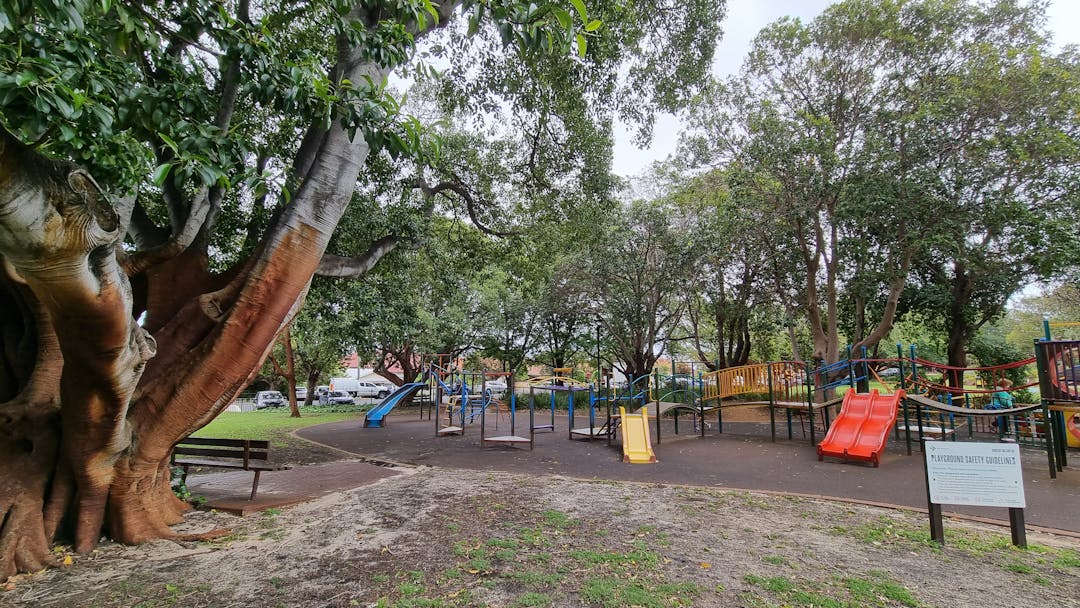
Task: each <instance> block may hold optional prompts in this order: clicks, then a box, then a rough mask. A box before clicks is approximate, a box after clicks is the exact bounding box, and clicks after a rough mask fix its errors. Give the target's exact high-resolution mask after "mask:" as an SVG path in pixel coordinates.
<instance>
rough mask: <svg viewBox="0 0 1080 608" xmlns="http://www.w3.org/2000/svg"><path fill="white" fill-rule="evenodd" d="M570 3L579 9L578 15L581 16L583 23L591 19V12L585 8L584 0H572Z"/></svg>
mask: <svg viewBox="0 0 1080 608" xmlns="http://www.w3.org/2000/svg"><path fill="white" fill-rule="evenodd" d="M570 4H573V5H574V8H575V9H577V13H578V16H579V17H581V22H582V23H585V22H587V21H588V20H589V14H588V12H586V10H585V2H584V0H570Z"/></svg>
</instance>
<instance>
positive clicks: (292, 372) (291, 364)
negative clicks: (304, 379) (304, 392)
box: [282, 327, 300, 418]
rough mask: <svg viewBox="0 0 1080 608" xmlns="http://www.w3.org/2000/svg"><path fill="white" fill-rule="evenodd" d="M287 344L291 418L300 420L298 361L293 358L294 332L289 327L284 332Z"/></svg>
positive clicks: (286, 371) (284, 340)
mask: <svg viewBox="0 0 1080 608" xmlns="http://www.w3.org/2000/svg"><path fill="white" fill-rule="evenodd" d="M282 340H283V342H284V344H285V379H286V380H288V384H289V417H290V418H299V417H300V408H299V407H297V406H296V360H295V358H294V357H293V348H292V331H290V328H289V327H286V328H285V331H284V332H282Z"/></svg>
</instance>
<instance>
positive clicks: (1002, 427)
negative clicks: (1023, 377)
mask: <svg viewBox="0 0 1080 608" xmlns="http://www.w3.org/2000/svg"><path fill="white" fill-rule="evenodd" d="M1010 388H1012V380H1009V379H1008V378H1002V379H1001V380H998V390H997V391H995V392H994V394H993V395H991V397H990V406H989V409H992V410H1007V409H1010V408H1011V407H1012V406H1013V402H1014V401H1015V399H1014V398H1013V396H1012V394H1011V393H1009V389H1010ZM990 425H991V426H993V427H994V428H996V429H998V434H999V435H1007V434H1008V433H1009V418H1008V416H998V417H997V418H996V419H995V420H993V421H992V422H991V423H990Z"/></svg>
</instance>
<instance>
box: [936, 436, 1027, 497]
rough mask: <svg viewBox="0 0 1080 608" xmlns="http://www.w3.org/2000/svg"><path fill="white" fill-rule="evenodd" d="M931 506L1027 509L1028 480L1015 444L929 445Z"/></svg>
mask: <svg viewBox="0 0 1080 608" xmlns="http://www.w3.org/2000/svg"><path fill="white" fill-rule="evenodd" d="M926 481H927V484H928V485H929V490H930V502H931V503H936V504H939V505H940V504H949V505H974V506H987V507H1010V508H1017V509H1023V508H1024V507H1025V506H1026V503H1025V499H1024V478H1023V473H1022V472H1021V470H1020V446H1018V445H1016V444H1015V443H959V442H955V441H927V442H926Z"/></svg>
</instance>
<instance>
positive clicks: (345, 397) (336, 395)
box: [319, 391, 356, 405]
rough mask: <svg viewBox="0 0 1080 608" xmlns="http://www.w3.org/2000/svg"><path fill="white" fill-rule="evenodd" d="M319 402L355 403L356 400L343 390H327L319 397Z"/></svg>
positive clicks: (331, 403)
mask: <svg viewBox="0 0 1080 608" xmlns="http://www.w3.org/2000/svg"><path fill="white" fill-rule="evenodd" d="M319 403H321V404H324V405H340V404H348V405H352V404H353V403H356V401H355V400H353V396H352V395H350V394H349V393H346V392H345V391H327V392H326V395H325V396H324V397H320V398H319Z"/></svg>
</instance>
